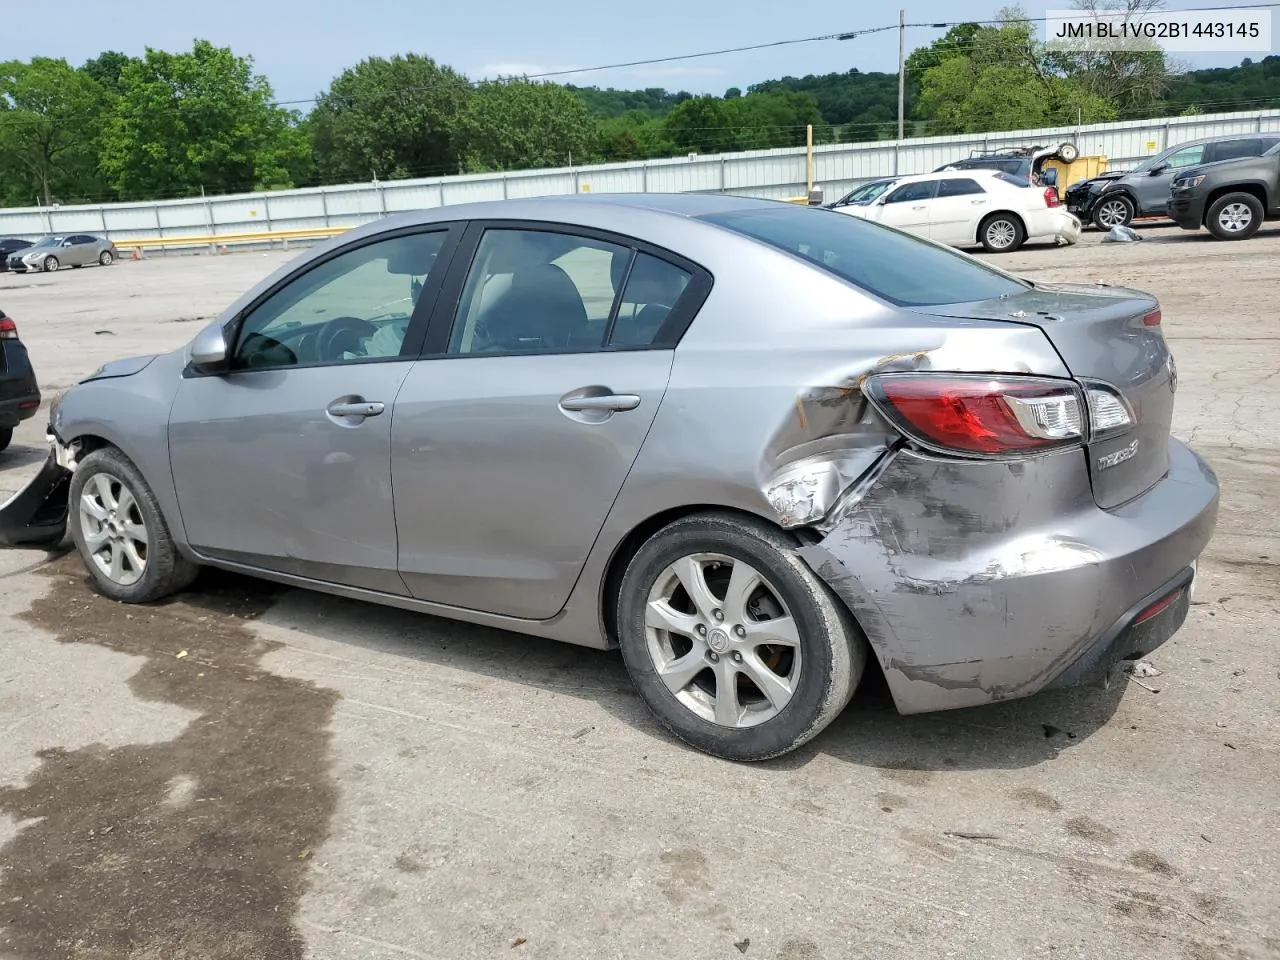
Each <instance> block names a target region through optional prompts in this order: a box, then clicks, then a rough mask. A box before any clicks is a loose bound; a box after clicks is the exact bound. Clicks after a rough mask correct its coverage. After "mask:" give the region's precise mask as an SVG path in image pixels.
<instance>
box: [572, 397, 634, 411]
mask: <svg viewBox="0 0 1280 960" xmlns="http://www.w3.org/2000/svg"><path fill="white" fill-rule="evenodd" d="M560 406H562V407H564V408H565V409H566V410H574V411H586V410H634V409H635V408H636V407H638V406H640V398H639V397H637V396H636V395H635V394H634V393H606V394H605V395H604V396H602V397H565V398H564V399H563V400H561V401H560Z"/></svg>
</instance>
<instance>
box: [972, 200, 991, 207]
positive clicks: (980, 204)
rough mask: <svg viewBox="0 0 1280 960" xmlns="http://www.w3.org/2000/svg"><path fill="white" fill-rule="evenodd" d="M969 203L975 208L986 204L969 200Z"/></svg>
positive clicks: (981, 201)
mask: <svg viewBox="0 0 1280 960" xmlns="http://www.w3.org/2000/svg"><path fill="white" fill-rule="evenodd" d="M969 202H970V203H972V204H973V205H974V206H975V207H979V206H982V204H984V203H986V202H987V201H985V200H970V201H969Z"/></svg>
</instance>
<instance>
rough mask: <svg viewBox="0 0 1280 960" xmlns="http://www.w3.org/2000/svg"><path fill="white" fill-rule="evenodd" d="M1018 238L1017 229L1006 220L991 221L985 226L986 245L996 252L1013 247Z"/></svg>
mask: <svg viewBox="0 0 1280 960" xmlns="http://www.w3.org/2000/svg"><path fill="white" fill-rule="evenodd" d="M1017 236H1018V228H1017V227H1015V226H1014V225H1013V224H1012V223H1010V222H1009V221H1008V220H993V221H992V222H991V223H990V224H988V225H987V243H989V244H990V245H991V246H992V247H994V248H995V249H996V250H1004V249H1006V248H1008V247H1011V246H1013V241H1014V240H1015V239H1016V238H1017Z"/></svg>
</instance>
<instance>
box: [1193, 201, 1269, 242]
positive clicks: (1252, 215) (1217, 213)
mask: <svg viewBox="0 0 1280 960" xmlns="http://www.w3.org/2000/svg"><path fill="white" fill-rule="evenodd" d="M1265 213H1266V211H1265V210H1263V207H1262V201H1260V200H1259V199H1258V198H1257V197H1255V196H1254V195H1253V194H1252V193H1244V192H1238V193H1228V194H1224V195H1223V196H1221V197H1219V198H1218V199H1217V200H1215V201H1213V203H1211V204H1210V205H1209V212H1208V213H1206V214H1205V218H1204V225H1205V226H1206V227H1208V228H1209V232H1210V233H1211V234H1213V235H1214V236H1215V237H1217V238H1218V239H1219V240H1248V239H1249V238H1250V237H1252V236H1253V235H1254V234H1255V233H1257V232H1258V231H1259V230H1260V229H1261V228H1262V218H1263V216H1264V215H1265Z"/></svg>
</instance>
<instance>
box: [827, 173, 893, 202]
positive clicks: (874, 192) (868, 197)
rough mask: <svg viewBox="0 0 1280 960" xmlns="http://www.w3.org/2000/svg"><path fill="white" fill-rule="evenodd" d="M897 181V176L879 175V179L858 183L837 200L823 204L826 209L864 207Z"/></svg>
mask: <svg viewBox="0 0 1280 960" xmlns="http://www.w3.org/2000/svg"><path fill="white" fill-rule="evenodd" d="M897 182H898V178H897V177H881V178H880V179H879V180H870V181H868V182H866V183H861V184H858V186H856V187H854V188H853V189H852V190H850V191H849V192H848V193H846V194H845V195H844V196H843V197H841V198H840V199H839V200H833V201H832V202H831V203H828V204H826V205H825V206H826V208H827V209H828V210H838V209H840V208H841V207H847V206H850V205H855V206H863V207H865V206H866V205H867V204H869V203H871V202H872V201H873V200H875V199H876V198H877V197H878V196H880V195H881V194H882V193H884V192H885V191H886V190H888V189H889V188H890V187H891V186H893V185H894V184H895V183H897Z"/></svg>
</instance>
